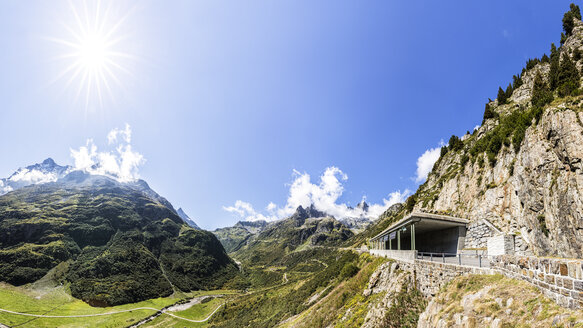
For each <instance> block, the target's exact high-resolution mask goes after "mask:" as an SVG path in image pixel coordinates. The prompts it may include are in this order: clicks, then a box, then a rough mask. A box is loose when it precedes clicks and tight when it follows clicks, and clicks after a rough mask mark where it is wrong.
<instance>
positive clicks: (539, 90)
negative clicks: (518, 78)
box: [530, 72, 553, 108]
mask: <svg viewBox="0 0 583 328" xmlns="http://www.w3.org/2000/svg"><path fill="white" fill-rule="evenodd" d="M530 101H531V103H532V105H533V106H535V107H540V108H542V107H543V106H544V105H546V104H548V103H550V102H551V101H553V93H552V92H551V90H550V89H549V86H548V85H547V83H546V82H545V80H544V79H543V77H542V75H541V74H540V72H537V73H536V75H535V77H534V82H533V84H532V98H531V100H530Z"/></svg>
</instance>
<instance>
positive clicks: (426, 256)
mask: <svg viewBox="0 0 583 328" xmlns="http://www.w3.org/2000/svg"><path fill="white" fill-rule="evenodd" d="M417 260H424V261H430V262H442V263H449V264H457V265H467V266H475V267H479V268H489V267H490V259H489V258H488V256H485V255H482V254H456V253H431V252H417Z"/></svg>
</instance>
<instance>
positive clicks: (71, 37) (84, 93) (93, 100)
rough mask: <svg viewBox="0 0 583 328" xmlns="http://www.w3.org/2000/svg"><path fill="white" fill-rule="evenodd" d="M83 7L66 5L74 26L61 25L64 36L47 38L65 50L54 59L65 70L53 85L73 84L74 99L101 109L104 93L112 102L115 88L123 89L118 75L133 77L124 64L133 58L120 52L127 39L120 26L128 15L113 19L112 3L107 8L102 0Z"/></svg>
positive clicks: (67, 85) (67, 87)
mask: <svg viewBox="0 0 583 328" xmlns="http://www.w3.org/2000/svg"><path fill="white" fill-rule="evenodd" d="M76 4H77V3H76ZM82 4H83V5H82V7H81V8H79V7H78V6H76V5H75V4H73V3H70V5H69V8H70V13H71V14H72V18H73V19H72V21H73V23H65V22H63V23H62V26H63V27H64V29H65V31H66V34H67V36H66V37H65V38H49V39H50V40H51V41H53V42H55V43H57V44H59V45H61V46H62V47H63V49H64V50H63V54H62V55H60V56H58V57H57V58H56V59H57V60H59V61H62V62H63V63H64V68H63V69H62V70H61V72H60V73H59V74H58V76H57V77H56V78H55V79H54V81H53V82H56V81H59V80H64V81H66V82H65V89H69V88H71V87H72V86H74V85H76V86H77V90H76V93H75V100H80V99H82V98H83V102H84V103H85V107H86V108H88V107H90V106H91V107H101V106H103V102H104V97H105V96H106V94H107V95H108V96H109V97H110V99H111V100H112V101H113V100H114V97H113V94H114V92H113V91H112V89H113V88H114V87H119V88H122V89H123V85H122V83H121V81H120V76H121V75H130V76H131V75H132V74H131V72H130V71H129V70H128V69H127V68H126V66H125V65H124V64H127V63H128V62H129V61H132V60H134V59H135V56H133V55H130V54H129V53H126V52H124V51H122V50H120V49H119V48H120V46H121V44H122V43H123V42H122V41H124V40H125V39H126V36H125V35H121V26H122V25H123V23H124V21H125V19H126V18H127V16H128V15H129V14H127V15H125V16H123V17H121V18H118V19H116V18H115V17H113V16H114V15H112V2H109V5H108V6H107V7H106V8H103V7H104V6H102V3H101V1H97V2H92V4H93V5H92V6H90V5H88V4H87V3H86V2H83V3H82ZM114 83H115V85H113V84H114Z"/></svg>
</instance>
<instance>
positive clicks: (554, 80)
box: [549, 43, 560, 90]
mask: <svg viewBox="0 0 583 328" xmlns="http://www.w3.org/2000/svg"><path fill="white" fill-rule="evenodd" d="M559 56H560V55H559V52H558V51H557V47H555V44H554V43H551V68H550V70H549V84H550V88H551V90H555V89H557V86H558V85H559V59H560V58H559Z"/></svg>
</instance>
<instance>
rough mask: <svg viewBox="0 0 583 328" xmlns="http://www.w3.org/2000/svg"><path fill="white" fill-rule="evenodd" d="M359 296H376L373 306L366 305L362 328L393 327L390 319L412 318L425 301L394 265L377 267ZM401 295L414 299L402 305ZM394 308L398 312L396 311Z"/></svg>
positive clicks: (408, 274)
mask: <svg viewBox="0 0 583 328" xmlns="http://www.w3.org/2000/svg"><path fill="white" fill-rule="evenodd" d="M362 295H363V296H364V297H371V296H372V295H379V296H380V297H379V299H378V300H377V301H376V302H372V303H371V304H370V306H369V308H368V312H367V314H366V317H365V318H364V323H363V324H362V326H361V327H362V328H374V327H385V326H388V327H393V325H392V324H395V323H396V322H395V320H391V319H394V318H391V317H392V316H394V315H396V314H397V313H398V312H406V313H408V314H412V315H413V316H416V313H418V311H419V310H420V309H421V308H423V307H424V306H425V301H424V300H423V298H422V297H421V296H420V293H419V292H418V291H417V290H416V288H415V279H414V277H413V275H411V273H409V272H407V271H403V270H400V269H399V264H398V263H396V262H387V263H384V264H382V265H381V266H379V268H378V269H377V270H376V271H375V272H374V273H373V274H372V275H371V276H370V279H369V282H368V286H367V288H366V289H365V290H364V292H363V293H362ZM404 295H407V296H408V297H409V298H411V299H412V300H413V299H414V300H415V302H403V301H402V299H403V296H404ZM415 296H417V297H415ZM412 305H415V306H412ZM403 307H404V308H403ZM397 308H399V310H398V311H397ZM402 323H403V324H404V323H405V322H402ZM404 326H406V325H404Z"/></svg>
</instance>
